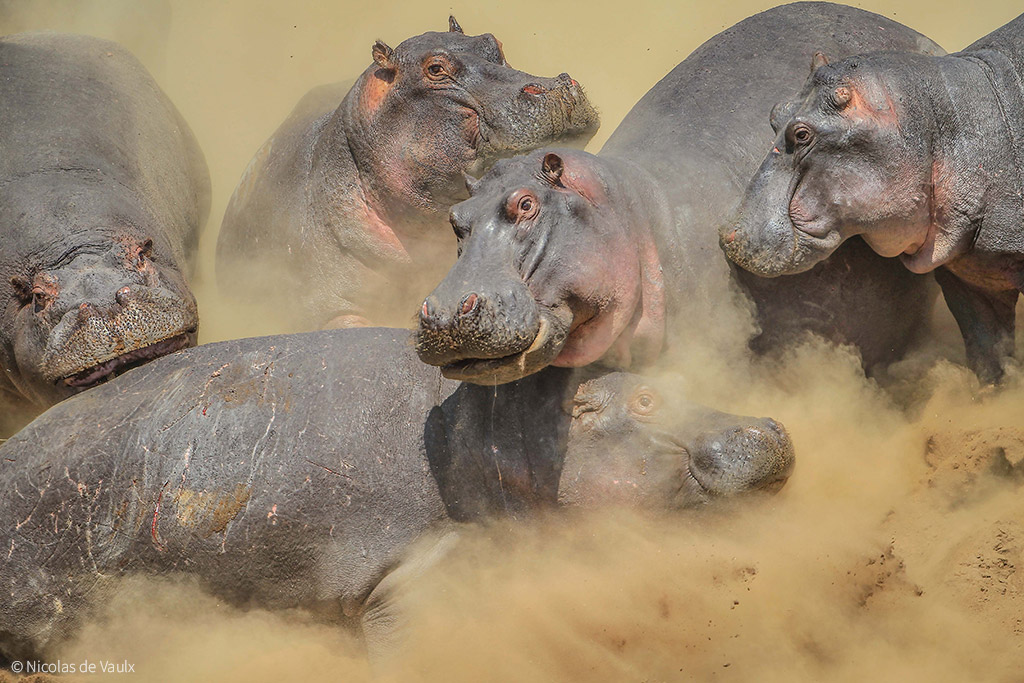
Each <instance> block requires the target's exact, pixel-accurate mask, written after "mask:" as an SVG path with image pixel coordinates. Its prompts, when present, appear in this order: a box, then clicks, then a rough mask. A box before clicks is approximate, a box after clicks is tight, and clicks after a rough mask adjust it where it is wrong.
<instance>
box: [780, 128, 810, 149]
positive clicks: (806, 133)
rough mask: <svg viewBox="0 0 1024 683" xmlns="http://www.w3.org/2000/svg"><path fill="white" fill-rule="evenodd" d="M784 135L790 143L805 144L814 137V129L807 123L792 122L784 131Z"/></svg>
mask: <svg viewBox="0 0 1024 683" xmlns="http://www.w3.org/2000/svg"><path fill="white" fill-rule="evenodd" d="M786 137H787V138H788V140H789V143H790V144H791V145H800V146H803V145H807V144H809V143H810V142H811V140H812V139H813V138H814V131H812V130H811V129H810V127H809V126H807V124H804V123H794V124H793V125H792V126H790V127H789V130H788V131H786Z"/></svg>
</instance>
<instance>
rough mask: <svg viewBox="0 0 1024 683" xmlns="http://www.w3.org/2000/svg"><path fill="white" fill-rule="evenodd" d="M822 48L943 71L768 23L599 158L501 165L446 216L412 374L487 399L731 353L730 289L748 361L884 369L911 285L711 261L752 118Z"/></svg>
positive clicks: (842, 13) (798, 18) (916, 287)
mask: <svg viewBox="0 0 1024 683" xmlns="http://www.w3.org/2000/svg"><path fill="white" fill-rule="evenodd" d="M782 35H786V36H792V37H798V39H787V40H780V38H779V36H782ZM821 45H826V46H828V48H829V49H831V50H833V51H835V52H838V53H842V54H850V53H853V52H857V51H861V50H864V49H881V48H889V49H903V50H924V51H927V52H939V53H941V49H940V48H939V47H937V46H936V45H935V44H933V43H931V42H930V41H928V40H927V39H926V38H924V37H923V36H921V35H920V34H918V33H916V32H914V31H912V30H910V29H908V28H906V27H904V26H901V25H900V24H897V23H895V22H893V21H890V20H888V19H886V18H884V17H881V16H878V15H876V14H871V13H870V12H864V11H862V10H858V9H854V8H852V7H844V6H841V5H833V4H829V3H799V4H795V5H786V6H783V7H777V8H775V9H771V10H768V11H767V12H763V13H761V14H758V15H756V16H754V17H751V18H749V19H746V20H744V21H742V22H740V23H739V24H737V25H736V26H734V27H732V28H730V29H728V30H726V31H724V32H722V33H720V34H719V35H717V36H715V37H714V38H712V39H711V40H709V41H707V42H706V43H705V44H704V45H702V46H701V47H700V48H698V49H697V50H696V51H695V52H694V53H693V54H692V55H691V56H689V57H688V58H687V59H686V60H685V61H683V62H682V63H681V64H680V65H679V66H677V67H676V68H675V69H674V70H673V71H672V72H671V73H670V74H668V76H666V77H665V78H664V79H662V81H661V82H660V83H658V84H657V85H656V86H654V88H652V89H651V91H650V92H648V93H647V95H645V96H644V98H643V99H642V100H640V102H639V103H638V104H637V105H636V107H634V108H633V110H632V111H631V112H630V113H629V114H628V115H627V116H626V118H625V120H624V121H623V122H622V125H620V126H619V128H618V129H617V130H616V131H615V132H614V133H613V134H612V136H611V138H610V139H609V141H608V143H607V144H606V145H605V147H604V149H602V150H601V153H600V155H599V156H594V155H591V154H586V153H582V152H576V151H564V150H550V149H548V150H540V151H537V152H534V153H532V154H529V155H526V156H523V157H519V158H516V159H511V160H503V161H501V162H499V163H498V164H496V165H495V167H494V168H493V169H492V170H491V172H490V173H488V174H487V175H486V176H485V177H484V178H482V179H481V180H480V181H477V182H471V187H470V193H471V198H470V199H469V200H467V201H465V202H463V203H460V204H458V205H456V206H455V207H453V209H452V211H451V220H452V224H453V226H454V228H455V232H456V234H457V236H458V238H459V245H460V254H461V255H460V257H459V260H458V262H457V263H456V265H455V266H454V267H453V268H452V270H451V272H449V274H448V276H447V277H446V278H445V280H444V281H443V282H442V283H441V284H440V285H439V286H438V287H437V288H436V289H435V290H434V292H433V293H432V294H431V295H430V296H429V297H428V298H427V299H426V301H425V302H424V303H423V307H422V310H421V315H420V328H419V334H418V339H417V349H418V351H419V354H420V358H421V359H423V360H424V361H425V362H427V363H431V364H433V365H438V366H441V367H442V368H443V372H444V374H445V376H446V377H451V378H456V379H462V380H466V381H471V382H477V383H484V384H495V383H501V382H506V381H510V380H514V379H516V378H519V377H522V376H524V375H526V374H529V373H530V372H534V371H536V370H539V369H540V368H543V367H545V366H547V365H557V366H582V365H586V364H588V363H594V362H600V363H602V364H604V365H609V366H614V367H621V368H630V367H640V366H642V365H643V364H645V363H647V362H649V361H651V360H652V359H654V358H656V357H657V356H658V355H659V354H660V353H661V351H662V349H663V347H664V346H665V345H666V341H673V342H674V343H675V344H676V345H677V346H678V347H680V348H682V349H685V350H687V351H692V350H693V349H695V348H697V347H698V345H702V346H701V348H705V349H707V348H709V347H710V348H711V349H712V350H713V351H712V352H713V353H715V352H716V351H715V349H721V348H722V347H724V346H728V345H730V344H732V345H733V346H736V347H738V348H741V349H742V348H744V347H745V344H746V343H747V341H748V340H749V338H750V329H751V326H750V324H749V320H748V322H746V323H744V322H743V320H747V318H745V316H746V315H747V311H746V310H744V307H743V306H742V305H738V302H737V301H736V300H735V296H734V291H733V290H734V288H735V284H736V283H737V282H738V283H739V284H740V285H741V286H742V288H743V289H744V290H745V291H746V292H747V293H748V294H749V295H750V297H751V298H752V299H753V301H754V303H755V304H756V311H757V322H758V323H759V324H760V328H761V332H760V337H759V338H758V339H757V340H756V341H755V345H756V347H758V348H767V347H770V346H777V345H778V344H779V343H780V342H782V341H784V340H790V339H792V338H793V337H794V336H795V335H797V334H801V333H803V332H805V331H807V330H810V331H812V332H816V333H818V334H821V335H823V336H825V337H827V338H830V339H834V340H837V341H841V342H850V343H854V344H856V345H857V346H858V347H859V348H860V350H861V353H862V355H863V358H864V361H865V364H867V365H868V366H871V365H875V364H879V363H883V362H885V361H890V360H892V359H894V358H897V357H899V355H900V354H901V353H902V351H903V350H904V349H905V348H906V347H907V345H908V343H909V342H910V341H911V339H912V335H913V332H914V330H915V329H916V328H918V327H919V326H921V325H922V324H923V323H924V321H925V320H926V317H927V315H928V313H929V308H930V304H931V302H932V300H933V292H932V290H931V289H930V287H929V284H928V283H927V282H926V281H925V280H923V279H922V278H919V277H917V276H914V275H912V274H910V273H907V272H906V271H905V270H903V269H901V268H900V267H899V265H898V264H893V263H891V262H889V261H886V260H885V259H882V258H879V257H877V256H876V255H874V254H873V253H872V252H871V251H870V250H869V249H868V248H867V247H866V246H865V245H864V244H851V245H850V246H849V247H847V248H846V249H844V250H842V251H840V252H839V253H837V254H836V256H835V257H834V258H833V259H831V260H830V261H829V262H827V263H825V264H823V265H822V266H820V267H818V268H817V269H816V270H815V271H814V272H812V273H810V274H807V275H804V276H800V277H792V278H785V279H783V280H764V279H761V278H756V277H753V276H751V275H750V274H748V273H744V272H743V271H739V270H736V269H732V268H730V266H729V262H728V260H727V259H726V258H725V257H724V256H723V255H722V253H721V250H720V248H719V245H718V230H717V228H718V225H719V224H720V222H721V221H722V220H725V219H728V217H729V215H730V214H731V212H732V211H733V210H734V209H735V205H736V203H738V201H739V200H740V198H741V196H742V192H743V187H744V183H745V180H744V178H745V175H744V174H745V173H746V172H747V171H752V170H753V169H754V168H756V165H757V155H758V154H759V150H760V149H763V144H764V142H765V140H766V138H767V137H768V136H767V135H766V132H767V126H765V125H764V120H763V117H764V115H765V114H766V113H767V112H768V110H769V109H770V107H771V105H772V104H773V103H774V102H775V101H776V99H777V98H778V93H779V92H780V91H781V92H784V91H786V90H787V89H792V90H795V89H796V88H797V87H798V86H799V81H798V79H799V76H798V75H796V74H795V73H794V69H796V68H797V65H803V66H804V67H806V63H807V61H809V60H810V58H811V52H812V51H813V50H814V49H815V47H816V46H821ZM896 311H898V314H897V313H894V312H896ZM732 330H739V333H738V334H739V336H738V338H736V343H734V344H733V343H732V338H729V339H727V338H726V337H727V336H731V334H732ZM727 333H728V334H727Z"/></svg>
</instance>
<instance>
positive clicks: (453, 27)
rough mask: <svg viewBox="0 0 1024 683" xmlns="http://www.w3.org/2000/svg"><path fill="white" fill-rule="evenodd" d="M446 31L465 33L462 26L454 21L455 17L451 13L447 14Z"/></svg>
mask: <svg viewBox="0 0 1024 683" xmlns="http://www.w3.org/2000/svg"><path fill="white" fill-rule="evenodd" d="M448 33H465V31H463V30H462V27H461V26H459V22H457V21H455V17H454V16H452V15H451V14H449V15H448Z"/></svg>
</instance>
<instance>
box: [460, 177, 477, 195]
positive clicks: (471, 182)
mask: <svg viewBox="0 0 1024 683" xmlns="http://www.w3.org/2000/svg"><path fill="white" fill-rule="evenodd" d="M462 177H463V178H464V179H465V180H466V189H467V190H468V191H469V193H470V194H473V191H474V190H476V187H477V185H478V184H479V183H480V179H479V178H474V177H473V176H471V175H469V174H468V173H466V172H463V174H462Z"/></svg>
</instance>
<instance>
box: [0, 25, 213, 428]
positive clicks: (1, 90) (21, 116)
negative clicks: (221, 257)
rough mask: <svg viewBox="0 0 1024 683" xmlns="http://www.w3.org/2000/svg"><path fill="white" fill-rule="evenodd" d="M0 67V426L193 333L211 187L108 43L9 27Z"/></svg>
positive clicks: (158, 98)
mask: <svg viewBox="0 0 1024 683" xmlns="http://www.w3.org/2000/svg"><path fill="white" fill-rule="evenodd" d="M0 76H2V77H0V148H2V149H3V154H2V155H0V284H3V285H4V286H6V287H7V290H6V294H4V295H3V296H0V306H2V307H0V370H2V372H0V433H3V431H4V430H5V429H12V428H13V427H14V426H16V425H17V424H18V423H19V421H20V420H22V419H24V418H25V417H30V416H31V415H32V414H38V413H39V412H42V410H44V409H45V408H47V407H48V406H50V405H52V404H54V403H56V402H57V401H60V400H61V399H64V398H66V397H68V396H70V395H72V394H74V393H76V392H79V391H82V390H83V389H87V388H89V387H91V386H95V385H96V384H99V383H100V382H103V381H105V380H107V379H109V378H110V377H112V376H114V375H116V374H118V373H119V372H122V371H123V370H125V369H127V368H130V367H134V366H136V365H139V364H141V363H144V362H147V361H149V360H152V359H154V358H157V357H159V356H163V355H165V354H168V353H170V352H173V351H177V350H179V349H181V348H184V347H186V346H192V345H194V344H195V342H196V330H197V326H198V317H197V314H196V303H195V299H194V297H193V296H192V293H191V291H190V290H189V287H188V284H187V282H186V279H187V276H188V275H189V274H190V272H191V270H192V258H193V255H194V252H195V250H196V248H197V245H198V239H199V229H200V226H201V225H202V223H203V221H204V220H205V217H206V213H207V212H208V210H209V193H210V187H209V176H208V173H207V170H206V163H205V161H204V160H203V156H202V153H201V152H200V150H199V148H198V145H197V144H196V141H195V139H194V138H193V136H192V133H191V132H190V131H189V129H188V126H187V125H186V124H185V121H184V120H183V119H182V118H181V116H180V115H179V114H178V112H177V110H176V109H175V108H174V106H173V105H172V104H171V102H170V101H169V100H168V99H167V97H166V96H165V95H164V94H163V93H162V92H161V91H160V89H159V88H158V87H157V85H156V83H154V82H153V80H152V78H151V77H150V76H149V74H147V73H146V71H145V69H144V68H143V67H142V65H140V64H139V63H138V62H137V61H136V60H135V58H134V57H132V56H131V55H130V54H128V53H127V52H125V51H124V50H123V49H122V48H120V47H118V46H117V45H115V44H114V43H110V42H108V41H105V40H99V39H97V38H90V37H86V36H74V35H62V34H56V33H27V34H20V35H15V36H8V37H5V38H3V39H0Z"/></svg>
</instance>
